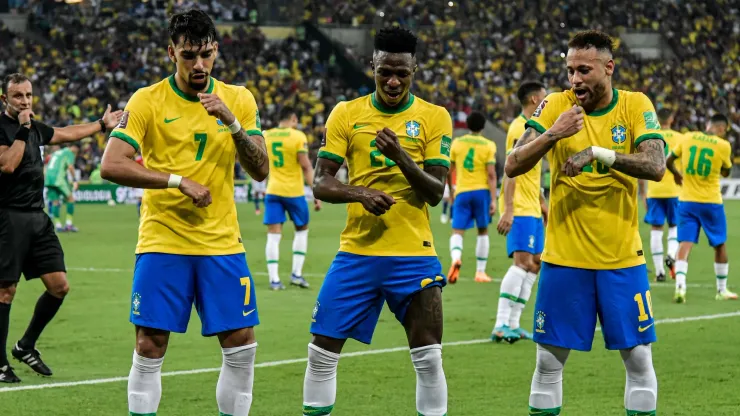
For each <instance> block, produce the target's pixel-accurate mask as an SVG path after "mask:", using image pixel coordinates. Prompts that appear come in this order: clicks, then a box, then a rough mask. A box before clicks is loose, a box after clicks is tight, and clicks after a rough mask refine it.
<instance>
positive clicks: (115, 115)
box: [102, 104, 123, 130]
mask: <svg viewBox="0 0 740 416" xmlns="http://www.w3.org/2000/svg"><path fill="white" fill-rule="evenodd" d="M110 110H111V106H110V104H108V107H106V109H105V113H103V119H102V120H103V123H105V128H106V129H108V130H113V129H115V128H116V126H117V125H118V123H120V122H121V118H123V110H116V111H113V112H111V111H110Z"/></svg>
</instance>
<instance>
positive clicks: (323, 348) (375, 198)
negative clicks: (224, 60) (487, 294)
mask: <svg viewBox="0 0 740 416" xmlns="http://www.w3.org/2000/svg"><path fill="white" fill-rule="evenodd" d="M416 43H417V39H416V36H414V34H413V33H411V32H410V31H409V30H407V29H403V28H401V27H389V28H384V29H381V30H380V31H378V33H377V35H376V36H375V49H374V53H373V60H372V70H373V76H374V78H375V86H376V89H375V92H374V93H372V94H370V95H366V96H364V97H361V98H358V99H355V100H352V101H344V102H340V103H339V104H338V105H337V106H336V107H335V108H334V110H332V112H331V114H330V115H329V119H328V120H327V123H326V135H325V142H324V143H323V146H322V148H321V150H320V152H319V160H318V163H317V165H316V182H315V183H314V195H315V196H316V198H319V199H321V200H322V201H325V202H329V203H335V204H339V203H346V204H348V205H347V225H346V227H345V229H344V231H343V232H342V235H341V238H340V245H339V253H337V255H336V257H335V258H334V261H333V262H332V265H331V267H330V268H329V271H328V272H327V274H326V278H325V279H324V283H323V285H322V286H321V291H320V292H319V296H318V300H317V301H316V306H315V307H314V310H313V319H312V323H311V333H312V334H313V339H312V340H311V343H310V344H308V366H307V368H306V376H305V381H304V384H303V415H305V416H318V415H329V414H330V413H331V412H332V409H333V407H334V401H335V399H336V392H337V379H336V377H337V364H338V362H339V354H340V353H341V351H342V347H343V346H344V343H345V342H346V340H347V338H354V339H356V340H358V341H360V342H363V343H365V344H369V343H370V341H371V339H372V336H373V332H374V331H375V326H376V325H377V322H378V317H379V316H380V312H381V310H382V309H383V303H384V302H387V303H388V307H389V309H390V310H391V312H393V313H394V314H395V316H396V319H398V321H399V322H401V323H402V324H403V327H404V329H405V330H406V336H407V339H408V343H409V347H410V348H411V351H410V353H411V361H412V363H413V365H414V370H415V371H416V410H417V412H418V414H420V415H425V416H443V415H446V414H447V381H446V380H445V375H444V370H443V368H442V330H443V325H444V323H443V317H442V287H443V286H444V285H445V283H446V282H445V277H444V275H443V274H442V265H441V264H440V262H439V259H438V258H437V254H436V251H435V249H434V243H433V237H432V230H431V227H430V225H429V211H428V209H427V205H431V206H436V205H437V204H439V203H440V201H441V200H442V194H443V193H444V182H445V178H446V177H447V171H448V168H449V163H450V162H449V156H450V146H451V143H450V142H451V141H452V119H451V118H450V115H449V113H448V112H447V110H445V109H444V108H443V107H439V106H436V105H433V104H430V103H428V102H426V101H424V100H421V99H419V98H417V97H415V96H414V95H413V94H411V93H410V92H409V88H410V86H411V84H412V83H413V79H414V72H415V70H416ZM345 158H346V160H347V165H348V166H349V167H350V169H349V172H350V178H349V184H347V185H345V184H343V183H342V182H340V181H339V180H338V179H337V178H336V177H335V175H336V173H337V171H338V170H339V168H340V167H341V166H342V163H343V162H344V160H345ZM378 230H382V232H378ZM350 413H352V412H351V411H350ZM354 413H356V412H354Z"/></svg>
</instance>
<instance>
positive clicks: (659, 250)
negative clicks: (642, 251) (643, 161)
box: [639, 108, 683, 282]
mask: <svg viewBox="0 0 740 416" xmlns="http://www.w3.org/2000/svg"><path fill="white" fill-rule="evenodd" d="M658 121H659V122H660V126H661V132H660V133H661V134H662V135H663V139H665V142H666V150H668V151H670V149H674V148H675V147H676V145H677V144H678V143H679V142H680V141H681V140H682V138H683V135H682V134H681V133H679V132H677V131H675V130H672V129H671V125H672V124H673V111H671V110H670V109H668V108H661V109H660V110H658ZM645 188H647V197H646V195H645ZM679 190H680V188H679V186H678V185H676V182H675V181H674V180H673V174H672V173H671V172H670V171H666V173H665V175H664V176H663V180H661V181H660V182H648V181H645V180H640V188H639V193H640V199H641V200H642V201H644V203H645V207H646V209H647V213H646V214H645V222H646V223H647V224H650V226H651V227H652V229H651V230H650V253H651V255H652V257H653V265H654V266H655V280H656V281H658V282H665V279H666V276H665V268H664V267H663V253H666V257H665V265H666V266H667V267H668V271H669V272H670V273H671V278H673V279H675V278H676V270H675V267H674V266H675V262H676V253H677V252H678V193H679ZM666 222H667V223H668V250H667V251H666V250H665V248H664V246H663V226H664V225H665V223H666Z"/></svg>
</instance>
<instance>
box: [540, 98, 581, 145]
mask: <svg viewBox="0 0 740 416" xmlns="http://www.w3.org/2000/svg"><path fill="white" fill-rule="evenodd" d="M581 130H583V107H581V106H578V105H573V107H572V108H571V109H570V110H568V111H566V112H564V113H563V114H561V115H560V117H558V119H557V120H555V124H553V125H552V127H550V129H549V130H548V132H550V133H552V134H554V135H555V137H556V138H557V139H558V140H559V139H565V138H567V137H570V136H573V135H574V134H576V133H578V132H579V131H581Z"/></svg>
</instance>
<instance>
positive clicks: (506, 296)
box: [493, 266, 527, 328]
mask: <svg viewBox="0 0 740 416" xmlns="http://www.w3.org/2000/svg"><path fill="white" fill-rule="evenodd" d="M526 278H527V271H526V270H524V269H522V268H521V267H517V266H511V267H509V270H508V271H507V272H506V275H504V280H503V281H502V282H501V289H500V294H499V298H498V312H496V325H494V326H493V327H494V328H498V327H500V326H503V325H508V324H509V321H510V316H511V309H512V305H513V304H514V303H516V300H517V299H519V292H521V291H522V285H523V284H524V279H526Z"/></svg>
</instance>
